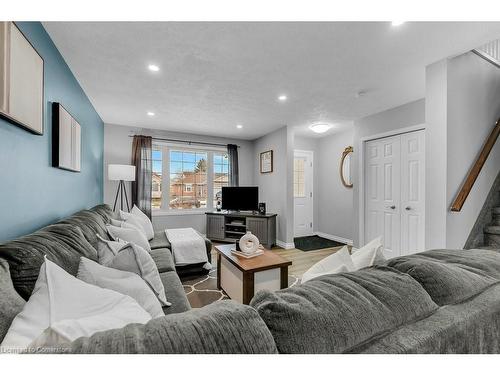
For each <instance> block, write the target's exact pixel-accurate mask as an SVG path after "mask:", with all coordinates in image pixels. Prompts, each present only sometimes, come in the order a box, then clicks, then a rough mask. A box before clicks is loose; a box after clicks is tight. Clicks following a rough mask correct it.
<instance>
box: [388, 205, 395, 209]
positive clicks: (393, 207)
mask: <svg viewBox="0 0 500 375" xmlns="http://www.w3.org/2000/svg"><path fill="white" fill-rule="evenodd" d="M387 208H390V209H391V210H395V209H396V206H394V205H392V206H389V207H387Z"/></svg>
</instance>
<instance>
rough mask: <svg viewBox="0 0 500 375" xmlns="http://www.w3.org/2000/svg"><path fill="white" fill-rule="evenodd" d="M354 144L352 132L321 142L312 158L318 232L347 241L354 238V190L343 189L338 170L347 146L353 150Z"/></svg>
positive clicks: (350, 130) (338, 134)
mask: <svg viewBox="0 0 500 375" xmlns="http://www.w3.org/2000/svg"><path fill="white" fill-rule="evenodd" d="M353 142H354V129H353V128H351V129H349V130H345V131H343V132H340V133H336V134H333V135H331V136H328V137H324V138H321V139H320V140H319V141H318V148H317V150H318V151H317V154H316V155H315V160H316V167H317V173H318V178H317V179H318V184H317V185H318V188H317V193H316V200H315V203H317V210H318V228H317V231H318V232H321V233H326V234H329V235H332V236H336V237H340V238H343V239H345V240H348V241H352V239H353V238H354V231H353V224H354V219H353V217H354V215H353V189H352V188H351V189H349V188H346V187H345V186H344V185H342V182H341V180H340V172H339V167H340V158H341V156H342V152H343V151H344V149H345V148H346V147H347V146H353V144H354V143H353ZM355 152H356V149H354V153H355Z"/></svg>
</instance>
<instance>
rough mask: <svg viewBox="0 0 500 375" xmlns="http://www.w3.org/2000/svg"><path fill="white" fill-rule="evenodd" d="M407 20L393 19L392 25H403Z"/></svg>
mask: <svg viewBox="0 0 500 375" xmlns="http://www.w3.org/2000/svg"><path fill="white" fill-rule="evenodd" d="M403 23H405V21H392V22H391V25H392V26H401V25H402V24H403Z"/></svg>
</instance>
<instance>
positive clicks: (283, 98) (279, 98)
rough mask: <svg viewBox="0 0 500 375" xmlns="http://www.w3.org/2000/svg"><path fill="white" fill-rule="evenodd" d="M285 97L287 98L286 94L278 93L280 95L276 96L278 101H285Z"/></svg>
mask: <svg viewBox="0 0 500 375" xmlns="http://www.w3.org/2000/svg"><path fill="white" fill-rule="evenodd" d="M287 99H288V97H287V96H286V95H280V96H278V100H279V101H280V102H284V101H286V100H287Z"/></svg>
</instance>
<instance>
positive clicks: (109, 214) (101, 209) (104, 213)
mask: <svg viewBox="0 0 500 375" xmlns="http://www.w3.org/2000/svg"><path fill="white" fill-rule="evenodd" d="M89 211H91V212H95V213H96V214H98V215H100V216H101V217H102V219H103V221H104V222H105V223H106V224H109V222H110V221H111V219H119V218H120V216H119V215H118V213H117V212H114V211H113V210H112V209H111V207H109V206H108V205H107V204H100V205H97V206H95V207H92V208H91V209H90V210H89Z"/></svg>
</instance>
